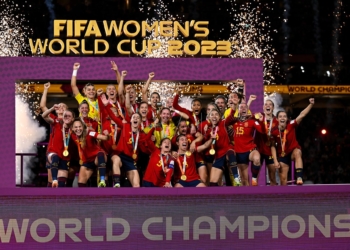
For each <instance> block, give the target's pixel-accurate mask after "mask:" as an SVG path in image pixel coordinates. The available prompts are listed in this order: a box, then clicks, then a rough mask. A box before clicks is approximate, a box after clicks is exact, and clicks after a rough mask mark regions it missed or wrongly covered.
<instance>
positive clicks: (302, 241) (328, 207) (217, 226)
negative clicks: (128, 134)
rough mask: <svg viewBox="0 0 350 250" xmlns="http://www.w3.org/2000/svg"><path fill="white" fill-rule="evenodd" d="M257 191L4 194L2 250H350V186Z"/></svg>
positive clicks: (0, 222) (0, 224)
mask: <svg viewBox="0 0 350 250" xmlns="http://www.w3.org/2000/svg"><path fill="white" fill-rule="evenodd" d="M269 188H270V190H269ZM318 188H319V189H320V188H321V189H322V187H318ZM324 188H325V187H323V189H324ZM329 188H330V187H327V189H329ZM259 189H260V191H258V192H255V191H254V190H257V188H254V187H251V188H245V189H240V188H229V187H227V188H211V189H205V188H203V189H201V190H198V189H194V188H192V189H181V190H180V191H179V190H178V189H157V188H155V189H151V190H150V189H147V190H145V189H142V190H140V192H139V194H138V195H135V191H132V190H131V189H126V190H125V189H124V191H122V190H120V189H119V190H118V191H114V190H111V189H109V190H104V191H103V192H102V191H101V190H98V189H88V188H85V189H83V190H81V189H80V190H77V189H74V190H72V189H71V190H70V191H69V190H67V191H64V192H63V191H57V192H55V191H56V190H51V189H50V190H47V189H45V190H43V189H41V190H38V189H33V191H32V192H33V194H32V195H29V194H28V195H23V194H20V192H17V191H16V192H15V193H13V191H12V195H11V196H9V195H5V194H4V192H2V193H1V195H0V198H1V203H2V205H1V211H0V240H1V245H0V248H1V249H83V248H84V249H116V248H118V249H156V248H160V249H219V248H221V249H233V248H235V249H242V248H243V247H244V248H246V247H249V249H251V248H253V247H254V248H255V247H258V248H259V249H315V248H317V249H348V248H349V242H350V193H349V192H345V191H346V189H347V190H349V188H348V187H347V186H343V187H337V189H338V190H339V192H320V191H318V192H314V191H316V188H315V187H310V188H309V187H304V190H305V189H306V190H308V191H310V192H305V191H303V192H299V191H297V190H301V189H302V188H301V187H285V188H284V187H279V189H278V193H274V192H276V191H277V189H274V190H271V187H261V188H259ZM272 189H273V188H272ZM21 190H23V189H21ZM27 190H28V189H27ZM29 190H31V189H29ZM90 190H91V191H90ZM237 190H238V191H237ZM335 190H336V189H334V190H333V191H335ZM83 191H84V192H83ZM69 192H70V193H71V195H68V193H69ZM113 192H114V193H117V194H114V195H113ZM22 193H23V191H22ZM40 193H41V195H40ZM79 193H80V195H78V194H79ZM83 193H86V194H85V195H83ZM106 193H107V194H106ZM122 193H124V194H122ZM186 193H187V194H186ZM49 194H51V195H49Z"/></svg>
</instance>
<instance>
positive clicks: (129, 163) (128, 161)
mask: <svg viewBox="0 0 350 250" xmlns="http://www.w3.org/2000/svg"><path fill="white" fill-rule="evenodd" d="M118 156H119V157H120V160H121V161H122V168H123V169H124V171H126V172H128V171H131V170H137V167H136V162H135V161H134V159H133V158H131V157H130V156H127V155H125V154H123V153H121V154H120V155H118Z"/></svg>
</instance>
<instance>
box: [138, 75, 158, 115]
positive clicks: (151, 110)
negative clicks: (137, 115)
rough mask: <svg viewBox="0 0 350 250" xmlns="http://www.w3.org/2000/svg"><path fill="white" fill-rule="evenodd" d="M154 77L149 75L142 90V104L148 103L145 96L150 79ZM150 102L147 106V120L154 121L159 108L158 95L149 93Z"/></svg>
mask: <svg viewBox="0 0 350 250" xmlns="http://www.w3.org/2000/svg"><path fill="white" fill-rule="evenodd" d="M154 76H155V74H154V73H153V72H151V73H149V74H148V80H147V82H146V83H145V85H144V86H143V88H142V101H143V102H147V103H148V96H147V93H148V88H149V85H150V83H151V81H152V79H153V78H154ZM150 101H151V104H150V105H148V113H147V119H149V120H153V121H154V120H155V119H156V118H157V116H158V109H159V108H160V106H161V103H160V95H159V94H158V93H157V92H153V93H151V95H150Z"/></svg>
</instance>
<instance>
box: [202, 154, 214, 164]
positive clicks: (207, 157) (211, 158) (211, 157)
mask: <svg viewBox="0 0 350 250" xmlns="http://www.w3.org/2000/svg"><path fill="white" fill-rule="evenodd" d="M203 160H205V162H207V163H213V162H214V155H203Z"/></svg>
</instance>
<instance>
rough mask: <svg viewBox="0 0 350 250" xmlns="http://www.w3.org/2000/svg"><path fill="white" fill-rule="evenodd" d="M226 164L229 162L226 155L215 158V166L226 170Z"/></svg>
mask: <svg viewBox="0 0 350 250" xmlns="http://www.w3.org/2000/svg"><path fill="white" fill-rule="evenodd" d="M226 164H227V160H226V155H224V156H222V157H220V158H218V159H215V160H214V162H213V167H214V168H218V169H221V170H222V171H224V169H225V167H226Z"/></svg>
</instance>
